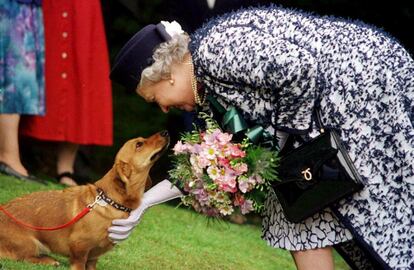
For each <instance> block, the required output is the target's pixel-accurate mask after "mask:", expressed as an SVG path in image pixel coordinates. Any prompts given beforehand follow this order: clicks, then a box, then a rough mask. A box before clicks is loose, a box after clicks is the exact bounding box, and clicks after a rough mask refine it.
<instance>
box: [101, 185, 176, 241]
mask: <svg viewBox="0 0 414 270" xmlns="http://www.w3.org/2000/svg"><path fill="white" fill-rule="evenodd" d="M182 195H183V194H182V193H181V191H180V190H179V189H178V188H177V187H175V186H174V185H173V184H171V182H170V181H168V180H163V181H161V182H160V183H158V184H157V185H155V186H153V187H152V188H151V189H149V190H148V191H147V192H145V193H144V196H143V198H142V202H141V205H140V206H139V207H138V208H137V209H135V210H133V211H132V212H131V214H130V215H129V217H128V218H126V219H116V220H114V221H113V222H112V227H110V228H109V230H108V231H109V239H110V240H111V241H112V242H113V243H118V242H120V241H123V240H125V239H127V238H128V237H129V235H130V234H131V232H132V229H134V228H135V226H137V225H138V224H139V222H140V220H141V216H142V214H144V212H145V211H146V210H147V209H148V208H149V207H151V206H153V205H156V204H160V203H163V202H166V201H169V200H172V199H175V198H178V197H181V196H182Z"/></svg>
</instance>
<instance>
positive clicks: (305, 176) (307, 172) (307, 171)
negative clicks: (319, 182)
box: [301, 168, 312, 181]
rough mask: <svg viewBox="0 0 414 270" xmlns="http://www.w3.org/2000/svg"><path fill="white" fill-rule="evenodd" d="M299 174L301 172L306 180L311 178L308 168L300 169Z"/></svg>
mask: <svg viewBox="0 0 414 270" xmlns="http://www.w3.org/2000/svg"><path fill="white" fill-rule="evenodd" d="M301 174H303V178H305V180H306V181H310V180H312V173H311V171H310V168H307V169H306V170H304V171H302V172H301Z"/></svg>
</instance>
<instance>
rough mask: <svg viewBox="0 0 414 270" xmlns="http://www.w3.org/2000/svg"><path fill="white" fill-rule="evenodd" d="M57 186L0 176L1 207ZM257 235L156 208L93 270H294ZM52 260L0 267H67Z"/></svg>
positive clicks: (254, 229)
mask: <svg viewBox="0 0 414 270" xmlns="http://www.w3.org/2000/svg"><path fill="white" fill-rule="evenodd" d="M57 188H61V187H60V186H58V185H54V184H50V185H48V186H43V185H38V184H33V183H23V182H21V181H18V180H15V179H14V178H10V177H5V176H1V175H0V203H4V202H6V201H8V200H10V199H12V198H15V197H17V196H21V195H24V194H27V193H30V192H33V191H39V190H47V189H57ZM0 229H1V224H0ZM260 234H261V230H260V227H258V226H255V225H236V224H232V223H227V222H217V221H216V222H208V220H207V219H206V218H205V217H203V216H200V215H198V214H196V213H194V212H192V211H189V210H186V209H182V208H177V207H174V206H171V205H167V204H164V205H159V206H155V207H152V208H151V209H149V210H148V211H147V213H146V214H145V217H144V218H143V219H142V221H141V223H140V225H139V226H138V227H137V228H136V229H135V231H134V233H133V234H132V236H131V237H130V238H129V239H128V240H126V241H124V242H123V243H121V244H119V245H118V246H117V247H116V248H114V249H113V250H112V251H110V252H108V253H106V254H105V255H104V256H102V257H101V259H100V260H99V262H98V269H111V270H112V269H113V270H116V269H119V270H121V269H122V270H125V269H151V270H152V269H154V270H156V269H160V270H161V269H162V270H164V269H177V270H185V269H197V270H202V269H237V270H241V269H246V270H254V269H266V270H268V269H281V270H285V269H286V270H287V269H295V266H294V264H293V261H292V259H291V257H290V254H289V253H288V252H287V251H284V250H280V249H273V248H271V247H269V246H267V245H266V243H265V242H264V241H262V240H261V239H260ZM54 257H55V258H57V260H58V261H59V262H60V263H61V266H60V267H48V266H39V265H32V264H28V263H23V262H12V261H8V260H0V269H2V270H4V269H7V270H9V269H13V270H14V269H19V270H20V269H22V270H23V269H24V270H26V269H45V270H46V269H68V267H69V263H68V260H67V259H66V258H63V257H60V256H54ZM335 264H336V269H349V267H348V266H347V265H346V264H345V263H344V262H343V261H342V260H341V259H340V258H339V257H338V256H337V255H335Z"/></svg>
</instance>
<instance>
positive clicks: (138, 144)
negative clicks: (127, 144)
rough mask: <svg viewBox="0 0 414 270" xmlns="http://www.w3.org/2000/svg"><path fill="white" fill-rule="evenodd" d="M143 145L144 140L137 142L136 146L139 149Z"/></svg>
mask: <svg viewBox="0 0 414 270" xmlns="http://www.w3.org/2000/svg"><path fill="white" fill-rule="evenodd" d="M143 145H144V143H143V142H137V144H136V145H135V148H136V149H139V148H141V147H142V146H143Z"/></svg>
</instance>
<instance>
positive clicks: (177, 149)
mask: <svg viewBox="0 0 414 270" xmlns="http://www.w3.org/2000/svg"><path fill="white" fill-rule="evenodd" d="M173 150H174V155H178V154H182V153H185V152H187V146H186V144H185V143H184V144H183V143H182V142H181V141H178V142H177V143H176V144H175V145H174V148H173Z"/></svg>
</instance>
